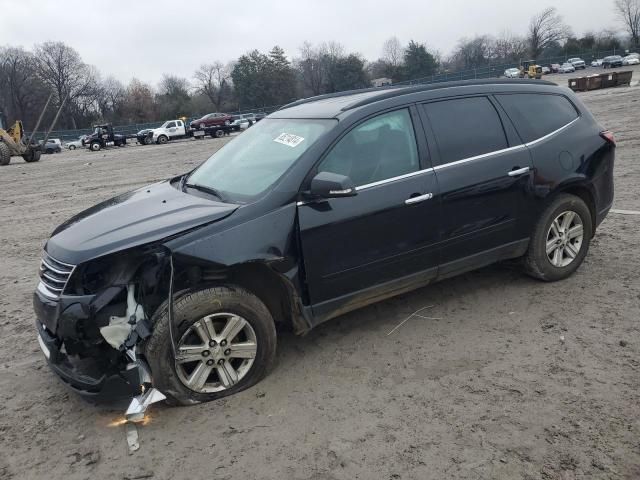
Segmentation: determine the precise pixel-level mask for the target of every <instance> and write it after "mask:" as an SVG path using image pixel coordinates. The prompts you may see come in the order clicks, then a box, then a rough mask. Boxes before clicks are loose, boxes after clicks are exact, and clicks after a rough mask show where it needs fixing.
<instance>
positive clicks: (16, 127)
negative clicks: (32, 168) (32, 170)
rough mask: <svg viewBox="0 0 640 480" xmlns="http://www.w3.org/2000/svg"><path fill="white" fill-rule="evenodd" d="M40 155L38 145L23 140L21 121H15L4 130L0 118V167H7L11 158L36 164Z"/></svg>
mask: <svg viewBox="0 0 640 480" xmlns="http://www.w3.org/2000/svg"><path fill="white" fill-rule="evenodd" d="M41 153H42V152H41V151H40V145H38V144H33V143H31V142H30V141H29V140H27V139H25V135H24V127H23V126H22V121H20V120H16V123H14V124H13V125H12V126H11V127H10V128H9V129H7V130H5V129H4V125H3V123H2V118H1V117H0V165H8V164H9V162H10V161H11V157H22V158H24V161H25V162H37V161H38V160H40V154H41Z"/></svg>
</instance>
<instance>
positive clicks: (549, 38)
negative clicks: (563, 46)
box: [527, 7, 570, 58]
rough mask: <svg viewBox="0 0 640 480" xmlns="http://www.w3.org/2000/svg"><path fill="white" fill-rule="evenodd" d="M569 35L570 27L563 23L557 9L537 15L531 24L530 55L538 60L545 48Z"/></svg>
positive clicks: (552, 8) (549, 8)
mask: <svg viewBox="0 0 640 480" xmlns="http://www.w3.org/2000/svg"><path fill="white" fill-rule="evenodd" d="M569 34H570V29H569V27H568V26H567V25H565V23H564V22H563V21H562V17H561V16H560V15H559V14H558V12H557V11H556V9H555V7H548V8H546V9H544V10H543V11H542V12H540V13H538V14H537V15H535V16H534V17H533V18H532V19H531V22H530V23H529V32H528V36H527V43H528V46H529V53H530V54H531V56H532V57H533V58H536V57H538V56H539V55H540V54H542V52H543V51H544V49H545V48H547V47H549V46H551V45H553V44H554V43H557V42H560V41H562V40H564V39H565V38H567V37H568V36H569Z"/></svg>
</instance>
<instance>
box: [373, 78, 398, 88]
mask: <svg viewBox="0 0 640 480" xmlns="http://www.w3.org/2000/svg"><path fill="white" fill-rule="evenodd" d="M392 83H393V80H391V79H390V78H387V77H382V78H376V79H374V80H371V85H373V86H374V87H384V86H385V85H391V84H392Z"/></svg>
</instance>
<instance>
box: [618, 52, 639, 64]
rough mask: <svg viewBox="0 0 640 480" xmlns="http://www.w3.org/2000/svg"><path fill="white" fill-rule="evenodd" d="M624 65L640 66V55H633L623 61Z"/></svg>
mask: <svg viewBox="0 0 640 480" xmlns="http://www.w3.org/2000/svg"><path fill="white" fill-rule="evenodd" d="M622 65H640V55H638V54H637V53H631V54H629V55H627V56H626V57H624V58H623V59H622Z"/></svg>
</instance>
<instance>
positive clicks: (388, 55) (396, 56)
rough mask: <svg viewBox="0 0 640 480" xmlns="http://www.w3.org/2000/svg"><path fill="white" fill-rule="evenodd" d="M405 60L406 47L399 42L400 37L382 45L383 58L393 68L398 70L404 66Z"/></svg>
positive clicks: (386, 41)
mask: <svg viewBox="0 0 640 480" xmlns="http://www.w3.org/2000/svg"><path fill="white" fill-rule="evenodd" d="M403 58H404V47H403V46H402V44H401V43H400V40H398V37H395V36H394V37H391V38H389V39H387V40H385V42H384V43H383V44H382V57H380V59H381V60H383V61H384V62H385V63H387V64H388V65H390V66H391V67H393V68H398V67H399V66H400V65H402V59H403Z"/></svg>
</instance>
